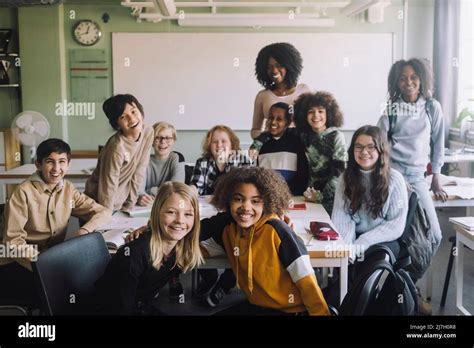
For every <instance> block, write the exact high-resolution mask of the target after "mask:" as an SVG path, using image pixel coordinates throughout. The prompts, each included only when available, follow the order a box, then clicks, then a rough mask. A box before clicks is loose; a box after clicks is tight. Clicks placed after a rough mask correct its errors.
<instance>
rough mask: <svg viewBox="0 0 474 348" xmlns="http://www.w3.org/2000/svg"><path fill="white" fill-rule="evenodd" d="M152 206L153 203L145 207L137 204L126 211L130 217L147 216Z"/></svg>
mask: <svg viewBox="0 0 474 348" xmlns="http://www.w3.org/2000/svg"><path fill="white" fill-rule="evenodd" d="M152 207H153V204H149V205H147V206H146V207H141V206H139V205H136V206H134V207H133V210H132V211H129V212H127V214H128V215H130V216H131V217H146V218H149V217H150V214H151V208H152Z"/></svg>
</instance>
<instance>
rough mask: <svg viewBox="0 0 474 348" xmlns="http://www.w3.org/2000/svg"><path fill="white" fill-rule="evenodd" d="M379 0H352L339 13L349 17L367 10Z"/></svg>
mask: <svg viewBox="0 0 474 348" xmlns="http://www.w3.org/2000/svg"><path fill="white" fill-rule="evenodd" d="M379 1H380V0H352V1H351V3H350V4H349V5H347V6H346V7H343V8H342V9H341V13H342V14H344V15H346V16H348V17H350V16H355V15H356V14H359V13H361V12H364V11H365V10H367V9H368V8H369V7H370V6H373V5H375V4H377V3H378V2H379Z"/></svg>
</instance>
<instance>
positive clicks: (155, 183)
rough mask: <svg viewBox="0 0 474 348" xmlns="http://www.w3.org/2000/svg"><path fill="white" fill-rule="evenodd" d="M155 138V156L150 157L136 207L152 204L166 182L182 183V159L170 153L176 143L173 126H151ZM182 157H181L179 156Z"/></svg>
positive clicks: (166, 124)
mask: <svg viewBox="0 0 474 348" xmlns="http://www.w3.org/2000/svg"><path fill="white" fill-rule="evenodd" d="M153 130H154V134H155V138H154V141H153V149H154V150H155V154H154V155H151V156H150V163H149V164H148V167H147V170H146V180H144V182H143V184H142V188H141V192H140V194H139V198H138V205H141V206H146V205H149V204H152V203H153V200H154V199H155V197H156V194H157V192H158V189H159V188H160V186H161V185H163V183H165V182H166V181H177V182H184V178H185V173H184V159H183V160H182V161H180V158H179V155H178V154H177V153H176V152H172V150H173V146H174V144H175V142H176V130H175V128H174V126H173V125H171V124H169V123H166V122H158V123H155V124H154V125H153ZM181 157H182V156H181Z"/></svg>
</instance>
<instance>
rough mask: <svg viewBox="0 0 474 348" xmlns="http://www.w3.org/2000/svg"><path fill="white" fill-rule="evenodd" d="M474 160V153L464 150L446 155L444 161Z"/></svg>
mask: <svg viewBox="0 0 474 348" xmlns="http://www.w3.org/2000/svg"><path fill="white" fill-rule="evenodd" d="M457 162H474V153H472V152H462V153H458V154H455V155H450V156H447V155H444V163H457Z"/></svg>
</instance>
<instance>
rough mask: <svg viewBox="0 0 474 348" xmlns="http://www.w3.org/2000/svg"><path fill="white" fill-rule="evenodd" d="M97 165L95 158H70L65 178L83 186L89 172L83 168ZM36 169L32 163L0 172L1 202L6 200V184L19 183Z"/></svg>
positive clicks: (80, 186) (78, 185)
mask: <svg viewBox="0 0 474 348" xmlns="http://www.w3.org/2000/svg"><path fill="white" fill-rule="evenodd" d="M96 165H97V159H96V158H81V159H72V160H71V165H70V167H69V170H68V172H67V174H66V176H65V178H66V179H67V180H69V181H72V182H73V183H74V184H75V185H76V187H78V188H84V184H85V182H86V180H87V178H88V177H89V176H90V174H86V173H84V172H83V169H89V168H94V167H95V166H96ZM35 171H36V166H35V165H34V164H24V165H22V166H19V167H16V168H13V169H10V170H7V171H6V172H3V173H0V185H2V186H1V187H2V189H3V190H2V192H3V196H2V197H0V200H1V201H2V202H5V200H6V191H5V185H6V184H21V183H22V182H23V181H24V180H25V179H27V178H28V177H29V176H30V175H31V174H33V173H34V172H35Z"/></svg>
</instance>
